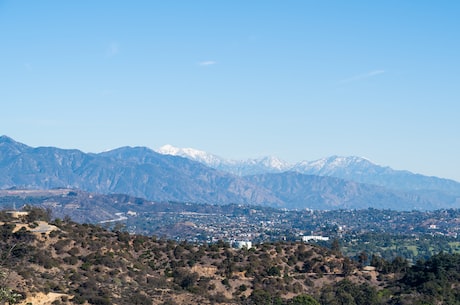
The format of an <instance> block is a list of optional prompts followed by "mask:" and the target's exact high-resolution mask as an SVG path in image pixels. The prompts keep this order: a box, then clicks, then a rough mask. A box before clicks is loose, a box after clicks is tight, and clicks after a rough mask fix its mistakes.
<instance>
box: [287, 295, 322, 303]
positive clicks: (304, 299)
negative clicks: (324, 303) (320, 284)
mask: <svg viewBox="0 0 460 305" xmlns="http://www.w3.org/2000/svg"><path fill="white" fill-rule="evenodd" d="M289 304H290V305H319V303H318V301H316V300H315V299H314V298H313V297H312V296H310V295H308V294H299V295H298V296H295V297H293V298H292V299H291V301H290V302H289Z"/></svg>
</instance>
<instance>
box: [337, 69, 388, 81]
mask: <svg viewBox="0 0 460 305" xmlns="http://www.w3.org/2000/svg"><path fill="white" fill-rule="evenodd" d="M383 73H385V70H373V71H370V72H367V73H363V74H359V75H355V76H353V77H349V78H345V79H342V80H341V81H340V83H342V84H344V83H351V82H356V81H359V80H363V79H367V78H371V77H374V76H377V75H380V74H383Z"/></svg>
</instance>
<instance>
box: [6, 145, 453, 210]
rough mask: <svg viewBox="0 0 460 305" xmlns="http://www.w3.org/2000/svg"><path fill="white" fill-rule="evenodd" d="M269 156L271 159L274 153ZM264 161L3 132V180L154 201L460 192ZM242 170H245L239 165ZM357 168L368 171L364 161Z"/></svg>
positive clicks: (275, 202) (361, 200) (362, 201)
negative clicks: (85, 145)
mask: <svg viewBox="0 0 460 305" xmlns="http://www.w3.org/2000/svg"><path fill="white" fill-rule="evenodd" d="M272 160H275V163H276V159H272ZM332 160H334V159H331V162H332ZM356 160H361V159H356ZM269 161H270V159H265V160H264V159H259V160H256V161H254V160H253V161H252V163H251V162H248V163H247V164H249V165H250V169H251V171H255V172H256V173H257V174H254V175H244V176H238V175H234V174H232V173H230V172H227V171H225V170H222V169H216V168H212V167H210V166H207V165H205V164H203V163H200V162H197V161H194V160H190V159H189V158H186V157H182V156H173V155H165V154H160V153H158V152H156V151H154V150H152V149H150V148H147V147H129V146H125V147H120V148H116V149H113V150H110V151H106V152H102V153H97V154H95V153H84V152H81V151H79V150H77V149H60V148H55V147H36V148H33V147H30V146H27V145H25V144H22V143H18V142H15V141H14V140H12V139H11V138H8V137H2V138H0V188H1V189H8V188H13V187H14V188H26V189H52V188H75V189H81V190H84V191H88V192H94V193H100V194H115V193H119V194H126V195H130V196H135V197H139V198H146V199H148V200H153V201H177V202H195V203H211V204H230V203H238V204H240V203H241V204H252V205H263V206H272V207H278V208H314V209H342V208H351V209H354V208H367V207H373V208H394V209H399V210H401V209H409V210H410V209H421V210H424V209H425V210H426V209H437V208H454V207H457V206H458V205H459V204H460V195H457V193H456V192H457V190H458V194H460V184H458V183H455V182H452V183H451V184H449V183H447V184H446V183H445V181H444V180H442V179H437V180H435V182H436V183H438V184H439V186H437V187H438V189H427V188H420V189H417V188H414V187H412V188H409V190H400V189H399V190H398V189H391V188H388V187H385V186H381V185H377V184H372V183H367V182H359V181H354V180H352V179H344V178H340V177H335V176H331V177H329V176H321V175H314V174H313V175H312V174H308V173H300V172H295V171H284V172H283V171H279V170H277V171H274V172H271V173H267V172H266V168H267V167H269V166H268V165H270V163H264V162H269ZM342 161H343V160H342ZM331 162H329V163H331ZM360 162H361V163H362V162H364V161H360ZM366 162H367V161H366ZM366 162H364V163H365V164H367V163H366ZM332 163H334V162H332ZM339 163H340V162H339ZM267 164H268V165H267ZM377 169H379V168H377ZM240 171H241V172H243V171H247V172H249V171H250V170H248V169H247V168H244V166H243V167H242V168H240ZM292 172H295V173H296V174H293V173H292ZM344 172H345V173H348V171H346V170H345V171H344ZM361 172H362V173H364V174H365V173H366V167H364V168H363V169H362V170H361ZM370 172H371V171H370ZM351 173H353V172H352V171H351ZM371 173H372V172H371ZM267 174H270V175H267ZM369 175H370V174H369ZM361 176H363V174H361ZM319 177H320V178H319ZM410 177H411V178H412V176H410ZM416 177H417V176H416ZM403 178H404V177H402V178H401V179H403ZM422 178H423V179H426V178H424V177H422ZM428 182H429V180H428ZM448 182H450V181H448ZM399 183H400V184H402V182H399ZM407 184H408V185H409V186H411V184H410V183H407ZM412 185H413V183H412ZM434 185H435V186H436V184H434ZM443 188H444V189H445V190H447V191H445V190H443Z"/></svg>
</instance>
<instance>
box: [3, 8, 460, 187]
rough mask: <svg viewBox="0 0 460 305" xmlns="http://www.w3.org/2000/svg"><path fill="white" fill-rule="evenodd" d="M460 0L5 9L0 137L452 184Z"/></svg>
mask: <svg viewBox="0 0 460 305" xmlns="http://www.w3.org/2000/svg"><path fill="white" fill-rule="evenodd" d="M458 16H460V1H454V0H452V1H447V0H441V1H424V0H418V1H400V0H397V1H393V0H388V1H354V0H349V1H333V0H331V1H309V0H302V1H271V0H263V1H257V0H254V1H240V0H233V1H210V0H209V1H201V0H195V1H189V0H183V1H180V0H177V1H113V0H111V1H103V0H100V1H85V0H80V1H58V0H54V1H49V0H41V1H26V0H24V1H5V0H3V1H2V0H0V106H1V112H0V113H1V115H0V134H3V135H7V136H9V137H11V138H13V139H14V140H16V141H18V142H22V143H24V144H27V145H29V146H33V147H38V146H55V147H60V148H69V149H70V148H72V149H79V150H82V151H84V152H96V153H97V152H102V151H106V150H109V149H114V148H117V147H121V146H146V147H149V148H152V149H158V148H159V147H161V146H163V145H165V144H171V145H174V146H176V147H191V148H195V149H200V150H204V151H207V152H209V153H213V154H216V155H219V156H221V157H224V158H230V159H247V158H257V157H262V156H268V155H270V156H276V157H278V158H280V159H283V160H286V161H288V162H298V161H302V160H308V161H312V160H316V159H320V158H324V157H328V156H332V155H340V156H361V157H366V158H368V159H370V160H372V161H373V162H375V163H378V164H381V165H385V166H390V167H392V168H394V169H404V170H410V171H412V172H415V173H421V174H424V175H429V176H438V177H443V178H449V179H454V180H457V181H460V160H459V156H460V73H459V71H460V69H459V68H460V19H459V18H458Z"/></svg>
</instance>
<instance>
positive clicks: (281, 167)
mask: <svg viewBox="0 0 460 305" xmlns="http://www.w3.org/2000/svg"><path fill="white" fill-rule="evenodd" d="M157 152H158V153H160V154H165V155H173V156H180V157H184V158H188V159H191V160H194V161H198V162H201V163H203V164H205V165H207V166H209V167H212V168H215V169H218V170H221V171H225V172H229V173H231V174H234V175H238V176H246V175H257V174H265V173H281V172H284V171H287V170H289V169H290V168H291V167H292V165H291V164H289V163H287V162H285V161H283V160H280V159H278V158H276V157H272V156H269V157H263V158H257V159H247V160H242V161H239V160H228V159H224V158H221V157H219V156H216V155H213V154H210V153H207V152H205V151H202V150H197V149H193V148H178V147H174V146H172V145H169V144H168V145H164V146H162V147H160V148H159V149H158V150H157Z"/></svg>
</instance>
